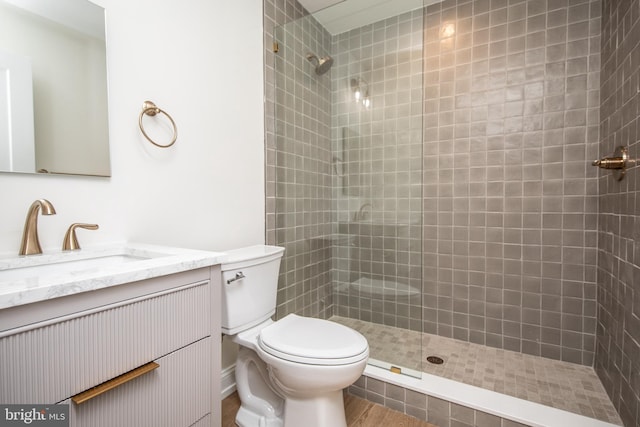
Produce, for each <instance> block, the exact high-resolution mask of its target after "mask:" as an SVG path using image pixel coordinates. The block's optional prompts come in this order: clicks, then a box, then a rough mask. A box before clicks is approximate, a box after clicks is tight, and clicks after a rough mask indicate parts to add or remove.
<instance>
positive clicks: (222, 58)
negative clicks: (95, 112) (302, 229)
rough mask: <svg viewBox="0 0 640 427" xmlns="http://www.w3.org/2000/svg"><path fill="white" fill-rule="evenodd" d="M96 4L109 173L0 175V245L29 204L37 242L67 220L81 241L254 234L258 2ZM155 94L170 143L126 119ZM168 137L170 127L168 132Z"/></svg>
mask: <svg viewBox="0 0 640 427" xmlns="http://www.w3.org/2000/svg"><path fill="white" fill-rule="evenodd" d="M95 3H97V4H99V5H101V6H103V7H105V9H106V12H107V63H108V75H109V79H108V80H109V119H110V123H109V132H110V143H111V146H110V149H111V166H112V177H111V178H90V177H65V176H36V175H16V174H7V173H0V200H1V201H0V206H1V208H0V252H8V253H17V251H18V249H19V246H20V238H21V235H22V227H23V224H24V217H25V214H26V211H27V209H28V207H29V205H30V204H31V202H32V201H33V200H35V199H37V198H43V197H44V198H47V199H49V200H50V201H51V202H52V203H53V205H54V206H55V208H56V210H57V212H58V214H57V215H55V216H50V217H41V218H40V220H39V231H40V241H41V243H42V246H43V248H44V249H45V251H57V250H59V249H60V246H61V242H62V237H63V236H64V233H65V230H66V228H67V227H68V225H69V224H71V223H72V222H95V223H98V224H99V225H100V230H98V231H84V230H80V231H79V233H78V237H79V240H80V243H81V245H82V244H84V245H85V246H86V245H89V244H92V243H101V242H109V241H116V240H129V241H141V242H147V243H156V244H164V245H174V246H181V247H191V248H198V249H209V250H224V249H230V248H235V247H241V246H245V245H249V244H256V243H263V242H264V148H263V147H264V144H263V81H262V73H263V68H262V57H263V54H262V2H261V1H260V0H243V1H241V2H222V1H215V2H213V1H209V0H192V1H190V2H181V1H178V0H153V1H152V0H129V1H126V2H123V1H118V0H95ZM146 99H150V100H152V101H154V102H155V103H156V104H157V105H158V106H159V107H160V108H163V109H165V110H166V111H167V112H169V113H170V114H171V115H172V116H173V118H174V120H175V121H176V123H177V125H178V141H177V143H176V144H175V146H174V147H172V148H170V149H164V150H163V149H158V148H155V147H153V146H151V145H150V144H149V143H148V142H146V140H145V139H144V138H143V137H142V135H141V133H140V130H139V129H138V127H137V122H138V115H139V112H140V108H141V105H142V102H143V101H145V100H146ZM167 138H169V136H167Z"/></svg>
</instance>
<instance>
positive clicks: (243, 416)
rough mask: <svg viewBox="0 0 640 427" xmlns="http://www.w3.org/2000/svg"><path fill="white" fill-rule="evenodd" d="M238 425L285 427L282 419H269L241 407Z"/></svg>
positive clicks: (240, 426) (237, 419)
mask: <svg viewBox="0 0 640 427" xmlns="http://www.w3.org/2000/svg"><path fill="white" fill-rule="evenodd" d="M236 424H237V425H238V426H239V427H283V425H282V419H280V418H267V417H265V416H261V415H258V414H256V413H255V412H253V411H250V410H248V409H247V408H245V407H243V406H240V409H239V410H238V413H237V414H236Z"/></svg>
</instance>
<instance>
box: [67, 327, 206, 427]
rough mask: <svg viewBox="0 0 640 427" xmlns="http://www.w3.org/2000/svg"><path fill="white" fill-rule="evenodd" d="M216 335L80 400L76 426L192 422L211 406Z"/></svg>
mask: <svg viewBox="0 0 640 427" xmlns="http://www.w3.org/2000/svg"><path fill="white" fill-rule="evenodd" d="M210 361H211V337H209V338H205V339H202V340H200V341H198V342H196V343H194V344H192V345H190V346H187V347H185V348H183V349H181V350H178V351H176V352H174V353H171V354H169V355H167V356H164V357H161V358H159V359H157V360H156V362H157V363H158V364H159V365H160V366H159V367H158V368H157V369H155V370H153V371H151V372H149V373H147V374H145V375H143V376H141V377H139V378H136V379H134V380H132V381H130V382H128V383H126V384H123V385H121V386H119V387H117V388H115V389H113V390H110V391H108V392H106V393H104V394H101V395H100V396H97V397H94V398H93V399H91V400H89V401H87V402H85V403H82V404H80V405H77V404H75V403H73V402H72V401H71V399H68V400H66V401H65V402H62V403H67V404H69V415H70V426H71V427H113V426H118V427H163V426H166V427H188V426H192V425H194V424H195V425H202V426H204V425H206V424H200V423H201V419H202V417H203V416H204V415H205V414H208V413H209V412H210V411H211V399H212V397H211V378H212V377H211V375H212V372H211V363H210Z"/></svg>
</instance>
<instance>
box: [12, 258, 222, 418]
mask: <svg viewBox="0 0 640 427" xmlns="http://www.w3.org/2000/svg"><path fill="white" fill-rule="evenodd" d="M219 292H220V269H219V266H214V267H207V268H200V269H197V270H192V271H186V272H182V273H176V274H171V275H168V276H162V277H157V278H154V279H147V280H141V281H137V282H133V283H129V284H125V285H119V286H117V287H113V288H105V289H102V290H100V291H96V292H86V293H80V294H76V295H72V296H68V297H64V298H58V299H52V300H46V301H43V302H39V303H35V304H28V305H25V306H21V307H15V308H11V309H9V311H8V312H7V310H2V311H1V312H0V328H2V329H4V330H1V331H0V360H1V361H2V362H1V363H0V379H1V380H0V402H2V403H5V404H10V403H16V404H52V403H62V404H68V405H69V414H70V421H71V422H70V425H71V426H72V427H102V426H105V427H107V426H109V427H112V426H119V427H127V426H131V427H134V426H135V427H144V426H149V427H151V426H153V427H158V426H166V427H189V426H198V427H204V426H207V427H210V426H219V425H220V374H219V373H220V335H219V334H220V332H219V331H220V323H219V316H218V314H219V312H220V310H219V304H220V297H219ZM11 311H13V312H11ZM16 319H20V323H21V325H19V326H18V325H15V324H11V322H13V323H15V322H16ZM6 325H10V326H12V327H11V328H10V329H5V328H6ZM141 366H145V367H149V369H150V370H149V371H148V372H146V373H144V374H142V375H140V376H138V377H136V378H133V379H130V380H129V381H124V380H125V379H129V376H131V371H133V370H136V369H137V368H140V367H141ZM116 383H122V384H119V385H117V386H115V387H114V388H111V389H109V390H108V391H106V392H104V393H102V394H98V395H96V396H95V397H91V398H89V399H88V400H86V401H84V402H82V403H79V402H80V400H82V399H84V397H85V395H86V394H93V393H94V392H96V390H97V389H96V388H95V387H96V386H101V387H105V388H106V386H111V385H114V384H116ZM88 390H91V391H90V392H87V391H88ZM83 392H87V393H85V394H83Z"/></svg>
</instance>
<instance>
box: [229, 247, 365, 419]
mask: <svg viewBox="0 0 640 427" xmlns="http://www.w3.org/2000/svg"><path fill="white" fill-rule="evenodd" d="M283 251H284V249H283V248H278V247H274V246H254V247H250V248H244V249H240V250H236V251H229V252H227V254H228V258H227V260H226V261H225V262H223V264H222V274H223V292H222V294H223V298H222V299H223V308H222V317H223V322H222V325H223V327H222V329H223V332H224V333H226V334H228V335H230V336H231V339H232V340H233V341H234V342H236V343H238V344H239V345H240V350H239V352H238V360H237V362H236V387H237V390H238V395H239V397H240V401H241V407H240V410H239V411H238V414H237V416H236V423H237V424H238V425H239V426H241V427H250V426H251V427H253V426H256V427H258V426H259V427H299V426H305V427H346V420H345V414H344V404H343V396H342V390H343V389H344V388H345V387H348V386H349V385H351V384H353V383H354V382H355V381H356V380H357V379H358V378H359V377H360V375H362V372H363V371H364V368H365V366H366V363H367V359H368V357H369V346H368V343H367V340H366V339H365V338H364V337H363V336H362V335H361V334H360V333H358V332H356V331H354V330H353V329H351V328H348V327H346V326H343V325H340V324H337V323H334V322H331V321H328V320H323V319H315V318H309V317H303V316H298V315H296V314H289V315H287V316H285V317H284V318H282V319H280V320H278V321H275V322H274V321H273V320H271V316H272V315H273V314H274V313H275V303H276V300H275V296H276V291H277V276H278V270H279V264H280V258H281V256H282V253H283Z"/></svg>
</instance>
